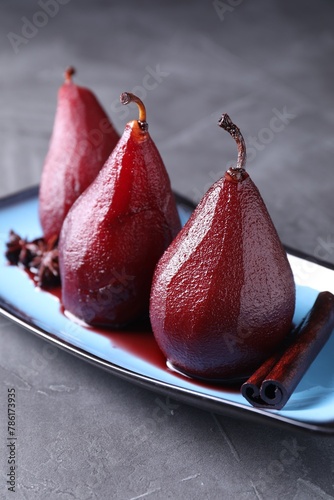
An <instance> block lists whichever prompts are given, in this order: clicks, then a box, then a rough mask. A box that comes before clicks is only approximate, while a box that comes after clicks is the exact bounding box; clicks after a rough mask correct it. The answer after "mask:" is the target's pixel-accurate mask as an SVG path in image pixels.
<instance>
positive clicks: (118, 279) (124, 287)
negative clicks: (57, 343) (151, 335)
mask: <svg viewBox="0 0 334 500" xmlns="http://www.w3.org/2000/svg"><path fill="white" fill-rule="evenodd" d="M179 230H180V220H179V216H178V213H177V209H176V204H175V200H174V196H173V193H172V191H171V186H170V181H169V177H168V174H167V172H166V170H165V167H164V165H163V162H162V159H161V157H160V154H159V152H158V150H157V148H156V147H155V145H154V143H153V141H152V139H151V138H150V136H149V134H148V132H142V131H141V130H140V129H139V126H138V123H137V122H131V123H130V124H128V125H127V126H126V128H125V131H124V134H123V136H122V137H121V139H120V141H119V143H118V145H117V146H116V148H115V150H114V151H113V153H112V155H111V157H110V158H109V159H108V161H107V162H106V164H105V166H104V167H103V169H102V170H101V172H100V173H99V175H98V177H97V178H96V180H95V181H94V182H93V183H92V184H91V186H90V187H89V188H88V189H87V190H86V191H85V192H84V193H83V194H82V195H81V197H80V198H79V199H78V200H77V202H76V203H75V204H74V205H73V207H72V208H71V210H70V211H69V213H68V215H67V217H66V219H65V222H64V225H63V228H62V231H61V237H60V243H59V254H60V255H59V260H60V274H61V280H62V302H63V305H64V307H65V309H66V310H67V311H69V312H70V313H72V314H74V315H75V316H77V317H79V318H81V319H83V320H84V321H86V322H87V323H89V324H93V325H104V326H113V327H122V326H124V325H125V324H127V323H129V322H131V321H132V320H135V319H136V318H138V317H140V316H141V315H143V314H147V315H148V310H149V295H150V289H151V282H152V277H153V272H154V268H155V265H156V263H157V262H158V260H159V258H160V257H161V255H162V253H163V252H164V250H165V249H166V248H167V247H168V245H169V244H170V243H171V241H172V239H173V238H174V237H175V236H176V234H177V233H178V231H179Z"/></svg>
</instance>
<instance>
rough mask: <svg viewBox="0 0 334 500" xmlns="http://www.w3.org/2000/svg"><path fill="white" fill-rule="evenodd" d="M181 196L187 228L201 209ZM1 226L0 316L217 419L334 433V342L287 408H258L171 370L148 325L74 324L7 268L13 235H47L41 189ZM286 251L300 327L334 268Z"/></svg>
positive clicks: (52, 296)
mask: <svg viewBox="0 0 334 500" xmlns="http://www.w3.org/2000/svg"><path fill="white" fill-rule="evenodd" d="M176 198H177V203H178V209H179V213H180V216H181V219H182V222H183V223H185V221H186V220H187V219H188V218H189V216H190V214H191V212H192V210H193V208H194V207H193V205H192V204H191V203H190V202H188V201H187V200H186V199H184V198H182V197H180V196H176ZM0 224H1V225H0V267H1V275H0V276H1V278H0V313H1V314H3V315H4V316H6V317H7V318H10V319H11V320H13V321H15V322H16V323H18V324H20V325H22V326H23V327H25V328H26V329H28V330H29V331H30V332H32V333H34V334H36V335H38V336H40V337H42V338H44V339H45V340H47V341H49V342H52V343H54V344H56V345H57V346H58V347H60V348H62V349H64V350H66V351H68V352H71V353H72V354H74V355H76V356H78V357H80V358H82V359H83V360H85V361H88V362H90V363H93V364H95V365H96V366H99V367H101V368H104V369H105V370H108V371H110V372H111V373H113V374H115V375H118V376H121V377H123V378H125V379H128V380H130V381H132V382H135V383H138V384H140V385H142V386H144V387H147V388H150V389H153V390H156V391H159V392H162V393H165V394H168V395H170V396H171V397H173V398H174V399H180V400H182V401H184V402H186V403H189V404H192V405H196V406H199V407H201V408H203V409H207V410H209V411H214V412H217V413H223V414H230V415H235V416H239V417H245V418H247V419H256V420H264V421H267V422H268V423H269V422H272V423H277V424H290V425H293V426H296V427H298V428H301V429H306V430H313V431H318V432H322V433H327V434H334V365H333V353H334V336H332V337H331V339H330V340H329V341H328V343H327V344H326V346H325V347H324V348H323V350H322V351H321V353H320V354H319V355H318V357H317V359H316V360H315V361H314V362H313V364H312V365H311V367H310V368H309V370H308V371H307V372H306V373H305V375H304V377H303V379H302V380H301V382H300V383H299V385H298V387H297V388H296V390H295V392H294V394H293V395H292V397H291V398H290V400H289V401H288V403H287V404H286V406H285V407H284V409H283V410H280V411H274V410H264V409H256V408H254V407H252V406H250V405H249V404H248V402H247V401H246V400H245V399H244V398H243V397H242V396H241V394H240V393H239V391H238V390H231V389H229V388H227V387H223V386H218V385H211V384H208V383H204V382H198V381H195V380H192V379H190V378H188V377H185V376H183V375H181V374H178V373H176V372H174V371H171V370H170V369H169V368H168V367H167V366H166V362H165V359H164V357H163V355H162V354H161V352H160V351H159V348H158V346H157V345H156V343H155V340H154V337H153V335H152V333H151V331H150V330H149V328H147V327H145V326H143V325H141V326H140V325H138V327H137V328H135V329H132V330H131V331H130V330H129V331H123V332H119V331H108V330H103V329H95V328H89V327H86V326H83V325H80V324H77V323H75V322H73V321H71V320H70V319H69V318H68V317H66V316H65V315H64V314H63V312H62V309H61V304H60V301H59V298H58V297H59V293H58V295H57V291H55V292H54V293H49V292H46V291H42V290H40V289H39V288H37V287H36V286H35V284H34V282H33V281H32V279H31V278H29V276H28V275H27V274H26V273H25V272H24V271H23V270H21V269H19V268H18V267H16V266H10V265H8V264H7V263H6V259H5V256H4V252H5V243H6V241H7V240H8V233H9V231H10V229H13V230H14V231H15V232H17V233H18V234H20V236H21V237H23V238H27V239H29V240H31V239H34V238H37V237H40V236H41V235H42V230H41V227H40V224H39V219H38V188H33V189H29V190H26V191H23V192H20V193H18V194H15V195H12V196H9V197H7V198H3V199H2V200H0ZM287 250H288V257H289V260H290V263H291V266H292V269H293V272H294V276H295V281H296V287H297V305H296V311H295V317H294V321H295V322H296V323H298V322H300V321H301V319H302V318H303V317H304V316H305V315H306V314H307V312H308V311H309V309H310V308H311V307H312V305H313V302H314V301H315V299H316V297H317V294H318V292H319V291H324V290H328V291H330V292H332V293H334V266H330V265H328V264H324V263H321V262H319V261H316V260H315V259H311V258H310V257H308V256H305V255H302V254H300V253H297V252H295V251H293V250H291V249H287ZM58 292H59V290H58Z"/></svg>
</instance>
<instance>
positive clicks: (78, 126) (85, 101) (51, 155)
mask: <svg viewBox="0 0 334 500" xmlns="http://www.w3.org/2000/svg"><path fill="white" fill-rule="evenodd" d="M118 140H119V135H118V133H117V132H116V131H115V129H114V128H113V126H112V124H111V123H110V121H109V119H108V117H107V115H106V113H105V112H104V110H103V109H102V107H101V105H100V104H99V102H98V101H97V99H96V97H95V96H94V94H93V93H92V92H91V91H90V90H89V89H86V88H84V87H79V86H78V85H75V84H74V83H73V82H71V81H70V82H65V83H64V84H63V85H62V86H61V87H60V89H59V92H58V105H57V112H56V117H55V122H54V127H53V133H52V137H51V141H50V146H49V151H48V154H47V157H46V159H45V162H44V166H43V171H42V177H41V185H40V192H39V215H40V221H41V225H42V229H43V233H44V236H45V238H46V239H50V238H51V237H53V236H54V235H57V236H58V235H59V233H60V229H61V226H62V224H63V221H64V219H65V216H66V214H67V212H68V210H69V209H70V207H71V206H72V205H73V203H74V201H75V200H76V199H77V198H78V196H79V195H80V194H81V193H82V192H83V191H84V190H85V189H86V188H87V187H88V186H89V184H90V183H91V182H92V181H93V180H94V179H95V177H96V176H97V174H98V172H99V171H100V169H101V168H102V166H103V164H104V163H105V161H106V160H107V158H108V157H109V155H110V153H111V152H112V150H113V149H114V147H115V145H116V144H117V141H118Z"/></svg>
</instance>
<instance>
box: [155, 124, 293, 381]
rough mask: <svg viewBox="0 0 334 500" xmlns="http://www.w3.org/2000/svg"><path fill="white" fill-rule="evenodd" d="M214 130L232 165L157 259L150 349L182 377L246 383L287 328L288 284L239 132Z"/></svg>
mask: <svg viewBox="0 0 334 500" xmlns="http://www.w3.org/2000/svg"><path fill="white" fill-rule="evenodd" d="M219 125H220V126H221V127H222V128H224V129H225V130H227V131H228V132H229V133H230V134H231V135H232V137H234V139H235V140H236V142H237V144H238V150H239V154H238V163H237V166H236V167H233V168H230V169H229V170H228V171H227V172H226V173H225V175H224V176H223V177H222V178H221V179H220V180H218V181H217V182H216V183H215V184H214V185H213V186H212V187H211V188H210V189H209V191H208V192H207V193H206V194H205V195H204V197H203V199H202V200H201V201H200V203H199V205H198V206H197V208H196V209H195V211H194V212H193V214H192V216H191V218H190V219H189V221H188V222H187V223H186V225H185V226H184V227H183V229H182V230H181V231H180V232H179V234H178V236H177V237H176V238H175V240H174V241H173V243H172V244H171V245H170V246H169V248H168V249H167V250H166V252H165V253H164V255H163V256H162V258H161V259H160V261H159V263H158V265H157V268H156V271H155V274H154V279H153V285H152V293H151V301H150V318H151V324H152V328H153V332H154V335H155V338H156V341H157V343H158V345H159V346H160V348H161V350H162V352H163V353H164V355H165V357H166V358H167V359H168V360H169V362H170V363H171V364H172V365H173V366H174V367H175V368H177V369H179V370H180V371H183V372H184V373H186V374H188V375H191V376H194V377H199V378H205V379H214V380H228V381H231V382H232V381H237V380H241V379H244V378H246V377H248V376H249V375H250V374H251V373H252V372H253V370H254V369H256V368H257V367H258V366H259V365H260V364H261V363H262V362H263V361H264V360H265V359H266V358H267V357H268V356H269V355H271V354H272V352H273V351H274V350H275V349H276V348H277V347H278V346H279V345H280V343H281V342H282V340H283V339H284V338H285V337H286V335H287V334H288V332H289V330H290V328H291V322H292V317H293V313H294V307H295V285H294V280H293V275H292V271H291V268H290V265H289V262H288V260H287V256H286V252H285V250H284V248H283V246H282V244H281V242H280V239H279V237H278V234H277V232H276V230H275V227H274V225H273V223H272V220H271V218H270V216H269V214H268V211H267V209H266V206H265V204H264V202H263V200H262V197H261V195H260V193H259V191H258V189H257V187H256V186H255V185H254V183H253V182H252V180H251V178H250V177H249V175H248V174H247V172H246V171H245V169H244V163H245V160H246V148H245V143H244V140H243V138H242V135H241V133H240V130H239V129H238V128H237V127H236V126H235V125H234V124H233V123H232V122H231V120H230V118H229V117H228V116H227V115H223V116H222V118H221V120H220V121H219Z"/></svg>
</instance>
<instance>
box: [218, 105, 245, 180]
mask: <svg viewBox="0 0 334 500" xmlns="http://www.w3.org/2000/svg"><path fill="white" fill-rule="evenodd" d="M218 125H219V126H220V127H221V128H223V129H224V130H226V131H227V132H228V133H229V134H230V135H231V136H232V137H233V139H234V140H235V142H236V143H237V146H238V160H237V165H236V166H235V167H231V169H230V170H232V171H235V170H244V169H245V163H246V144H245V141H244V138H243V136H242V133H241V132H240V130H239V128H238V127H237V126H236V125H235V124H234V123H233V122H232V120H231V118H230V117H229V116H228V114H226V113H224V114H223V115H222V116H221V118H220V120H219V122H218Z"/></svg>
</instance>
